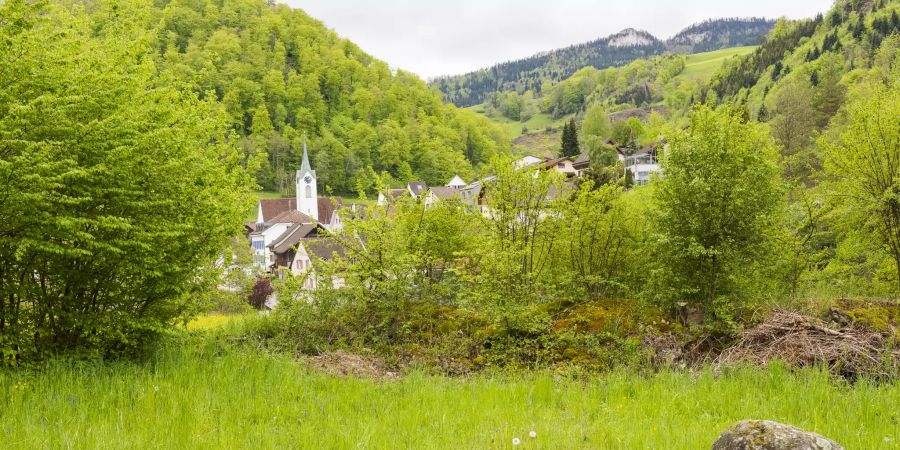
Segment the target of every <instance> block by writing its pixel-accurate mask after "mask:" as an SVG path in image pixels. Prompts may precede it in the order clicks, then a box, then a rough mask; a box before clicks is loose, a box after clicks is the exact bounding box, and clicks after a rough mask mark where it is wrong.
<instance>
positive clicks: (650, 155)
mask: <svg viewBox="0 0 900 450" xmlns="http://www.w3.org/2000/svg"><path fill="white" fill-rule="evenodd" d="M656 156H657V155H656V148H655V147H652V146H651V147H647V148H645V149H642V150H640V151H639V152H637V153H635V154H632V155H628V156H625V157H624V159H623V162H624V166H625V169H624V170H625V173H627V172H629V171H630V172H631V175H632V176H633V177H634V178H633V179H634V184H635V186H644V185H645V184H647V183H649V182H650V179H651V176H652V175H653V174H655V173H660V167H659V160H658V159H657V157H656Z"/></svg>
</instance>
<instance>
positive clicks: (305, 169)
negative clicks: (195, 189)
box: [300, 138, 315, 173]
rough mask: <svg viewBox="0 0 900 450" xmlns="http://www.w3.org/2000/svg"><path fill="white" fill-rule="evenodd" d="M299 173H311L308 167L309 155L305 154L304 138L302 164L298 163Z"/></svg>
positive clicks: (304, 142) (304, 141) (304, 140)
mask: <svg viewBox="0 0 900 450" xmlns="http://www.w3.org/2000/svg"><path fill="white" fill-rule="evenodd" d="M300 172H302V173H306V172H313V170H312V167H311V166H310V165H309V155H308V154H307V152H306V138H303V162H301V163H300ZM313 173H315V172H313Z"/></svg>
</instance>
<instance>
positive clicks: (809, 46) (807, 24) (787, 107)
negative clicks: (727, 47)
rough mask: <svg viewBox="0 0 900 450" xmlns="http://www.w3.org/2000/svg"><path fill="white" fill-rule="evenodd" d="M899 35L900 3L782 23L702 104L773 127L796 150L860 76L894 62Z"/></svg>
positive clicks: (884, 1)
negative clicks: (727, 107) (734, 109)
mask: <svg viewBox="0 0 900 450" xmlns="http://www.w3.org/2000/svg"><path fill="white" fill-rule="evenodd" d="M896 33H900V2H898V1H896V0H838V1H837V2H836V3H835V5H834V7H833V8H832V9H831V10H830V11H829V12H828V13H827V14H826V15H824V16H823V15H818V16H817V17H815V18H813V19H806V20H798V21H779V22H778V24H777V25H776V26H775V28H774V29H773V30H772V32H771V33H770V34H769V36H768V37H767V38H766V40H765V41H764V42H763V43H762V44H761V45H760V46H759V47H758V48H757V49H756V50H755V51H754V52H753V53H750V54H748V55H746V56H743V57H740V58H735V59H733V60H730V61H727V62H726V64H725V65H723V67H722V68H721V69H720V70H719V71H718V72H717V73H716V74H714V75H713V77H712V79H711V80H710V83H709V85H708V86H707V88H706V90H705V92H704V93H703V94H702V96H701V99H700V100H701V101H706V102H724V103H731V104H733V105H735V106H738V107H740V108H743V109H745V110H746V111H747V112H748V114H749V115H750V116H751V117H753V118H758V119H759V120H762V121H771V122H773V126H774V130H773V131H774V134H775V137H776V139H778V140H780V141H781V143H782V144H783V145H784V146H785V147H786V148H787V149H788V151H795V150H797V149H800V148H802V147H805V146H807V145H808V144H809V141H810V139H811V138H812V136H813V135H814V134H815V133H816V132H817V131H820V130H821V129H823V128H824V127H825V126H826V125H827V124H828V122H829V120H830V119H831V117H832V116H834V115H835V113H836V112H837V110H838V108H839V107H840V105H841V104H842V103H843V101H844V96H845V93H846V91H847V85H848V84H852V79H854V78H856V77H858V76H859V75H858V73H861V71H862V70H863V69H865V68H869V67H873V66H878V65H879V64H883V62H879V58H880V59H890V58H889V57H888V56H886V55H889V54H890V53H891V52H892V51H894V50H892V49H893V48H895V47H897V46H898V45H900V42H898V41H897V37H896V36H894V37H892V35H895V34H896ZM885 70H890V68H888V69H885ZM782 122H785V124H790V127H786V128H782V127H780V126H779V125H781V124H782Z"/></svg>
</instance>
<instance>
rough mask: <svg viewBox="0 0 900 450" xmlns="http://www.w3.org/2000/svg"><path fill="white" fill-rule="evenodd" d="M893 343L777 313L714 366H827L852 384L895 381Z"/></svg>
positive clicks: (899, 355) (897, 357)
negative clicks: (862, 379) (860, 379)
mask: <svg viewBox="0 0 900 450" xmlns="http://www.w3.org/2000/svg"><path fill="white" fill-rule="evenodd" d="M892 339H893V337H892V335H891V333H885V332H879V331H872V330H869V329H864V328H861V327H857V326H854V325H852V324H851V325H848V326H844V327H842V328H840V329H834V328H829V327H828V326H826V325H825V323H824V322H822V321H820V320H817V319H813V318H809V317H805V316H802V315H800V314H797V313H794V312H790V311H784V310H777V311H775V312H774V313H773V314H772V315H771V316H770V317H769V318H767V319H766V320H765V321H763V322H762V323H760V324H759V325H756V326H755V327H753V328H750V329H748V330H746V331H744V333H742V335H741V336H740V338H739V339H738V340H737V341H736V342H735V343H734V344H733V345H732V346H731V347H729V348H728V349H726V350H725V351H723V352H722V353H721V354H720V355H719V356H718V357H717V358H716V361H715V365H716V366H717V367H722V366H732V365H736V364H740V363H750V364H755V365H765V364H767V363H768V362H770V361H774V360H781V361H784V362H786V363H787V364H790V365H791V366H794V367H808V366H815V365H824V366H826V367H828V368H829V369H830V370H831V371H832V372H833V373H835V374H836V375H840V376H842V377H844V378H847V379H855V378H857V377H859V376H867V377H872V378H877V379H892V378H895V377H897V376H898V375H900V350H898V349H897V348H896V345H894V344H895V343H892V342H891V340H892Z"/></svg>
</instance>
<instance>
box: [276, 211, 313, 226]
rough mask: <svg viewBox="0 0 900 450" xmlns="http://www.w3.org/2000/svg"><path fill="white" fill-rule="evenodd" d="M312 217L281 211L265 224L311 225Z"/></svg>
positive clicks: (295, 212) (296, 212)
mask: <svg viewBox="0 0 900 450" xmlns="http://www.w3.org/2000/svg"><path fill="white" fill-rule="evenodd" d="M313 222H315V221H314V220H313V219H312V217H309V216H308V215H306V214H303V213H302V212H300V211H297V210H289V211H283V212H281V213H279V214H278V215H277V216H275V217H273V218H271V219H269V220H267V221H266V223H313Z"/></svg>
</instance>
